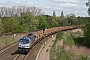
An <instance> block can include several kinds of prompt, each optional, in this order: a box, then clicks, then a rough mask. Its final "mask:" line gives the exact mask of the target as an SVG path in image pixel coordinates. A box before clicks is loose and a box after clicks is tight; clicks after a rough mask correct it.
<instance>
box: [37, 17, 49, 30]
mask: <svg viewBox="0 0 90 60" xmlns="http://www.w3.org/2000/svg"><path fill="white" fill-rule="evenodd" d="M36 19H38V20H39V23H38V26H37V28H38V29H45V28H49V27H50V25H49V24H48V23H47V21H46V20H45V18H44V17H43V16H38V17H36Z"/></svg>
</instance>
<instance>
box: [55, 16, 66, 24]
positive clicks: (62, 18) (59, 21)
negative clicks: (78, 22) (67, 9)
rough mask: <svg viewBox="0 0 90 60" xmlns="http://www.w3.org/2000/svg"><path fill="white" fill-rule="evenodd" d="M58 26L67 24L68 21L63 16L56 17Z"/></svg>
mask: <svg viewBox="0 0 90 60" xmlns="http://www.w3.org/2000/svg"><path fill="white" fill-rule="evenodd" d="M57 20H58V24H59V26H65V25H68V21H67V20H66V18H64V17H63V16H60V17H57Z"/></svg>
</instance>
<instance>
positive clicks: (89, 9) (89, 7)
mask: <svg viewBox="0 0 90 60" xmlns="http://www.w3.org/2000/svg"><path fill="white" fill-rule="evenodd" d="M86 7H88V15H89V16H90V0H88V2H86Z"/></svg>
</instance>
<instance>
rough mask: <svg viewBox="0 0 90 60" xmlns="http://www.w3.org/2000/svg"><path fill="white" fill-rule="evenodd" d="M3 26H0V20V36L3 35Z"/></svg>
mask: <svg viewBox="0 0 90 60" xmlns="http://www.w3.org/2000/svg"><path fill="white" fill-rule="evenodd" d="M3 30H4V29H3V24H2V21H1V19H0V34H2V33H3Z"/></svg>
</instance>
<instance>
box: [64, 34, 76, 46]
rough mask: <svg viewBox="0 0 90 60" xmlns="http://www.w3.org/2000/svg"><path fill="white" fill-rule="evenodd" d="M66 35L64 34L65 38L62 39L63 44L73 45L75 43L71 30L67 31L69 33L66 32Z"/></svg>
mask: <svg viewBox="0 0 90 60" xmlns="http://www.w3.org/2000/svg"><path fill="white" fill-rule="evenodd" d="M67 34H68V35H66V38H65V39H64V42H63V43H64V44H66V45H70V46H72V45H75V43H74V37H73V36H72V33H71V32H69V33H67Z"/></svg>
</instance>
